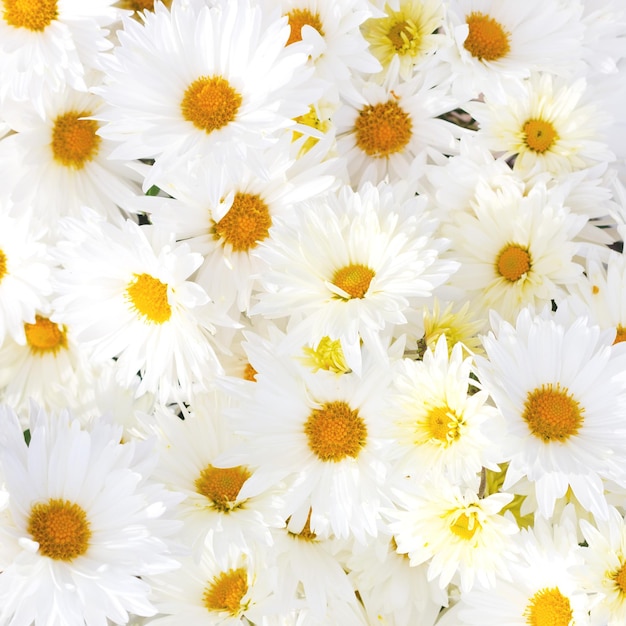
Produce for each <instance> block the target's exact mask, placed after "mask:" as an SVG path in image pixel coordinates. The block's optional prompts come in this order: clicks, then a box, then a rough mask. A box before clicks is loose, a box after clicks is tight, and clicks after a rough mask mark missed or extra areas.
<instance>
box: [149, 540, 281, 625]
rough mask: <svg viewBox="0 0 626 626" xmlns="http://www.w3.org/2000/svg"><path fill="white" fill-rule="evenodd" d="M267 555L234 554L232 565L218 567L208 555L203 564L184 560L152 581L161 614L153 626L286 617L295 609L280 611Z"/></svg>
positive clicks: (231, 551)
mask: <svg viewBox="0 0 626 626" xmlns="http://www.w3.org/2000/svg"><path fill="white" fill-rule="evenodd" d="M270 558H271V555H270V553H267V552H260V553H259V552H256V551H255V552H241V551H240V550H235V549H234V548H231V550H230V553H229V557H228V562H227V563H226V564H223V563H221V564H220V563H218V562H217V561H216V560H215V559H214V558H213V555H212V554H211V552H210V551H209V550H206V551H205V552H204V554H203V555H202V558H201V559H200V561H199V562H197V561H195V560H193V559H192V558H185V559H181V562H182V567H181V569H180V570H177V571H176V572H172V573H169V574H163V575H161V576H153V577H150V578H149V579H148V580H149V582H150V584H151V586H152V594H153V595H152V597H153V598H154V603H155V605H156V606H157V608H158V609H159V612H160V613H161V614H164V615H165V617H158V618H156V619H153V620H149V621H148V622H147V624H149V626H181V625H182V624H184V625H185V626H218V625H219V626H240V625H241V624H242V623H243V624H245V623H252V624H258V623H263V622H262V621H261V620H262V619H263V617H264V615H265V614H266V613H269V614H272V613H276V612H278V610H281V611H284V612H285V613H287V612H288V611H289V610H290V609H292V608H293V607H291V606H285V605H283V606H280V607H278V606H276V605H275V604H273V603H272V602H273V598H272V594H273V592H274V590H275V588H276V568H275V566H274V565H273V564H272V563H271V562H270V560H269V559H270Z"/></svg>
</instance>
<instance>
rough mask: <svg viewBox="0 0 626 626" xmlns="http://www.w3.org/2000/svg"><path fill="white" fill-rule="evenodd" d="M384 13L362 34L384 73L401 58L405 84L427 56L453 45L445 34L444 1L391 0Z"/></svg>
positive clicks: (364, 26) (401, 69)
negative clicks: (396, 58) (393, 60)
mask: <svg viewBox="0 0 626 626" xmlns="http://www.w3.org/2000/svg"><path fill="white" fill-rule="evenodd" d="M377 4H383V2H382V1H381V2H378V3H377ZM380 13H381V14H378V13H377V14H375V16H374V17H371V18H370V19H368V20H367V21H366V22H365V23H364V24H363V25H362V26H361V32H362V33H363V36H364V37H365V39H366V40H367V41H368V43H369V45H370V50H371V52H372V54H374V56H375V57H376V58H377V59H378V60H379V61H380V62H381V63H382V65H383V69H387V68H388V67H389V65H390V64H391V60H392V59H393V58H394V56H398V58H399V59H400V76H401V77H402V78H403V79H404V80H408V79H410V78H411V77H412V76H413V74H414V72H415V71H416V69H417V68H418V67H419V65H420V64H421V63H422V62H423V61H424V59H425V58H426V57H427V56H429V55H431V54H433V53H434V52H436V51H437V50H438V49H440V48H442V47H443V46H445V45H447V44H448V43H449V42H450V39H449V38H448V36H447V35H446V34H445V33H443V32H442V31H443V29H442V27H443V24H444V15H445V9H444V3H443V1H442V0H395V1H394V0H391V2H384V7H383V8H382V11H381V12H380Z"/></svg>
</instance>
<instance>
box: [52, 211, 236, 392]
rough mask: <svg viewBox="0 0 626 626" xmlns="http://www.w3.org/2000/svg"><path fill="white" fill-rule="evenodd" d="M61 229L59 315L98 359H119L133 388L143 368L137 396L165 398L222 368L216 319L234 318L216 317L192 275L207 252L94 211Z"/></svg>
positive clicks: (125, 380)
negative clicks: (215, 334)
mask: <svg viewBox="0 0 626 626" xmlns="http://www.w3.org/2000/svg"><path fill="white" fill-rule="evenodd" d="M61 229H62V233H63V235H64V236H66V238H67V239H66V240H63V241H60V242H59V243H58V245H57V249H56V257H57V259H58V260H59V262H60V263H61V264H62V265H63V268H62V269H60V270H59V271H58V273H57V276H56V279H55V284H56V285H57V291H58V293H59V296H58V297H57V298H56V299H55V301H54V302H53V306H54V308H55V311H56V317H55V319H56V320H57V321H58V322H61V323H63V324H66V325H67V326H68V327H70V328H72V329H73V331H74V333H75V335H76V338H77V339H78V340H79V341H81V342H83V343H84V345H85V346H87V347H89V348H90V349H91V350H92V355H93V358H94V360H95V361H96V362H101V361H103V360H107V359H111V358H116V359H117V361H116V368H117V370H118V375H117V378H118V380H119V381H120V382H121V383H123V384H125V385H128V386H131V385H132V384H133V383H134V380H135V376H136V374H137V372H141V378H142V380H141V384H140V385H139V388H138V389H137V393H138V394H141V393H144V392H146V391H150V392H157V393H158V394H159V397H160V398H161V399H162V400H166V399H168V398H169V397H170V394H172V393H173V394H174V395H176V394H177V393H178V391H177V390H178V389H182V390H188V389H189V388H190V385H191V384H192V383H199V382H200V381H207V380H209V379H210V377H211V374H212V373H213V374H214V373H215V372H217V371H219V369H220V366H219V363H218V361H217V357H216V355H215V352H214V350H213V348H212V347H211V343H210V341H211V340H210V337H211V333H213V332H214V331H215V329H214V327H213V326H212V322H214V321H216V320H219V321H220V322H221V321H224V322H225V323H226V322H227V320H225V319H224V320H222V318H218V317H217V316H216V315H214V314H212V309H209V308H207V306H209V297H208V296H207V294H206V292H205V291H204V290H203V289H202V288H201V287H200V286H199V285H197V284H196V283H194V282H193V281H191V280H189V277H190V276H191V274H193V272H195V270H196V269H197V268H198V267H199V266H200V264H201V263H202V257H201V255H199V254H196V253H192V252H191V251H190V250H189V247H188V246H186V245H185V244H180V245H176V244H175V243H174V241H173V237H172V236H170V235H168V234H167V233H164V232H163V231H159V230H156V229H154V227H151V226H144V227H140V226H138V225H137V224H135V223H133V222H131V221H130V220H126V221H121V222H120V223H119V224H111V223H107V222H104V221H103V220H102V218H100V217H98V216H97V215H96V214H95V213H92V212H87V211H85V213H84V217H83V220H80V221H79V220H74V219H71V218H66V221H65V222H64V224H63V226H62V227H61ZM231 323H232V322H231ZM174 399H176V398H174Z"/></svg>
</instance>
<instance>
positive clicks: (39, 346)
mask: <svg viewBox="0 0 626 626" xmlns="http://www.w3.org/2000/svg"><path fill="white" fill-rule="evenodd" d="M24 333H25V335H26V343H27V344H28V346H29V348H30V351H31V352H32V353H33V354H36V355H37V356H43V355H44V354H57V352H59V350H61V348H67V337H66V333H65V329H64V328H62V327H60V326H59V325H58V324H55V323H54V322H52V321H50V320H49V319H48V318H47V317H43V316H41V315H35V323H34V324H24Z"/></svg>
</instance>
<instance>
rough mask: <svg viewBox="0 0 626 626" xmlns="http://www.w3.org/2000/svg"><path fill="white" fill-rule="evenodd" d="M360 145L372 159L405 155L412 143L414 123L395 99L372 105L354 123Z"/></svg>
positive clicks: (357, 141)
mask: <svg viewBox="0 0 626 626" xmlns="http://www.w3.org/2000/svg"><path fill="white" fill-rule="evenodd" d="M354 129H355V132H356V145H357V146H358V147H359V148H360V149H361V150H363V152H365V154H367V155H368V156H371V157H374V158H381V157H387V156H389V155H390V154H395V153H396V152H401V151H402V150H404V148H405V147H406V145H407V144H408V143H409V141H410V140H411V136H412V133H413V122H412V121H411V118H410V117H409V115H408V113H407V112H406V111H404V109H402V108H401V107H400V105H399V104H398V103H397V102H396V101H395V100H389V101H387V102H383V103H380V104H368V105H367V106H365V107H364V108H363V109H361V111H359V115H358V117H357V119H356V122H355V123H354Z"/></svg>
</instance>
